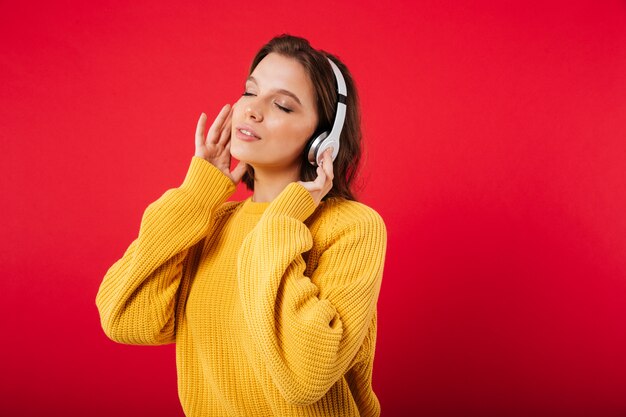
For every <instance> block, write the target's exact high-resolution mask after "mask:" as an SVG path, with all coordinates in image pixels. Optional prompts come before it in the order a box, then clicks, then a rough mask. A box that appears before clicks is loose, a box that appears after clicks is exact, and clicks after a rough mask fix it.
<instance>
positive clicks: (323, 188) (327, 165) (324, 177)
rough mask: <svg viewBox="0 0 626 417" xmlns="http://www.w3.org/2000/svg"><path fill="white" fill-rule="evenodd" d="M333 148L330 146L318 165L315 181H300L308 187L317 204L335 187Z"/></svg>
mask: <svg viewBox="0 0 626 417" xmlns="http://www.w3.org/2000/svg"><path fill="white" fill-rule="evenodd" d="M332 155H333V148H328V149H326V151H324V156H323V159H322V161H321V164H320V165H319V166H318V167H317V178H315V181H307V182H303V181H298V183H299V184H302V185H303V186H304V188H306V189H307V190H308V191H309V193H311V196H312V197H313V200H315V203H316V204H319V203H320V201H322V198H324V196H325V195H326V194H328V192H329V191H330V190H331V188H333V177H334V173H333V158H332Z"/></svg>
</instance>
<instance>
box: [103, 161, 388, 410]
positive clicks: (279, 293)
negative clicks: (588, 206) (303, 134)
mask: <svg viewBox="0 0 626 417" xmlns="http://www.w3.org/2000/svg"><path fill="white" fill-rule="evenodd" d="M234 191H235V186H234V184H233V183H232V181H231V180H230V179H229V178H228V177H226V176H225V175H224V174H223V173H222V172H221V171H219V170H218V169H217V168H215V167H214V166H213V165H211V164H210V163H209V162H207V161H205V160H204V159H202V158H198V157H193V158H192V160H191V165H190V167H189V171H188V172H187V176H186V177H185V180H184V181H183V183H182V185H181V186H180V187H178V188H174V189H171V190H168V191H167V192H165V194H164V195H163V196H161V197H160V198H159V199H158V200H156V201H155V202H154V203H152V204H150V205H149V206H148V208H147V209H146V211H145V213H144V215H143V218H142V221H141V226H140V230H139V235H138V237H137V238H136V239H135V240H134V241H133V242H132V243H131V244H130V246H129V247H128V249H127V250H126V252H125V253H124V255H123V256H122V258H121V259H119V260H118V261H117V262H115V264H113V266H111V268H110V269H109V270H108V272H107V273H106V276H105V277H104V279H103V281H102V283H101V285H100V288H99V290H98V294H97V296H96V305H97V307H98V310H99V312H100V318H101V323H102V327H103V329H104V332H105V333H106V335H107V336H108V337H109V338H111V339H112V340H114V341H117V342H120V343H127V344H141V345H160V344H167V343H176V362H177V372H178V391H179V397H180V400H181V404H182V407H183V409H184V412H185V414H186V415H187V416H190V417H191V416H193V417H195V416H198V417H200V416H203V417H205V416H208V417H212V416H218V417H219V416H232V417H234V416H241V417H255V416H263V417H266V416H281V417H286V416H346V417H347V416H378V415H380V405H379V402H378V399H377V397H376V395H375V394H374V391H373V390H372V366H373V361H374V348H375V344H376V302H377V299H378V294H379V291H380V286H381V279H382V271H383V264H384V258H385V251H386V238H387V237H386V229H385V225H384V223H383V221H382V219H381V218H380V216H379V215H378V214H377V213H376V212H375V211H374V210H372V209H371V208H369V207H367V206H365V205H363V204H361V203H357V202H354V201H346V200H342V199H328V200H326V201H324V202H322V203H320V204H319V205H317V206H316V204H315V202H314V200H313V198H312V197H311V195H310V194H309V192H308V191H307V190H306V189H305V188H304V187H303V186H302V185H300V184H298V183H295V182H294V183H291V184H289V185H288V186H287V187H286V188H285V189H284V190H283V191H282V192H281V193H280V194H279V195H278V196H277V197H276V199H274V201H272V202H271V203H257V202H253V201H252V200H251V199H250V198H248V199H247V200H244V201H241V202H226V200H227V199H228V198H229V197H230V196H231V195H232V193H233V192H234Z"/></svg>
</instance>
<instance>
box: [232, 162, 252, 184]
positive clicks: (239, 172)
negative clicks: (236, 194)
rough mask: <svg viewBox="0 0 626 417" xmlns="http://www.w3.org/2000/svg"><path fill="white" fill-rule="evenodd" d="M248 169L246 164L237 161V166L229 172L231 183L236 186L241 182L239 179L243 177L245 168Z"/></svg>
mask: <svg viewBox="0 0 626 417" xmlns="http://www.w3.org/2000/svg"><path fill="white" fill-rule="evenodd" d="M247 167H248V164H246V163H245V162H243V161H239V163H238V164H237V166H236V167H235V169H233V170H232V171H231V175H232V177H233V182H234V183H235V184H238V183H239V181H241V178H242V177H243V174H245V173H246V168H247Z"/></svg>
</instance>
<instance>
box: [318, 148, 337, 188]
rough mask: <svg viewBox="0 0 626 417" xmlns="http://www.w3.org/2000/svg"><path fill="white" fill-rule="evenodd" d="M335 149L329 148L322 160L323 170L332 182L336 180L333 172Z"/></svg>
mask: <svg viewBox="0 0 626 417" xmlns="http://www.w3.org/2000/svg"><path fill="white" fill-rule="evenodd" d="M332 155H333V148H332V147H331V148H328V149H326V150H325V151H324V157H323V159H322V165H321V166H322V169H323V170H324V173H325V174H326V177H327V178H328V179H329V180H330V181H332V180H333V178H334V172H333V156H332Z"/></svg>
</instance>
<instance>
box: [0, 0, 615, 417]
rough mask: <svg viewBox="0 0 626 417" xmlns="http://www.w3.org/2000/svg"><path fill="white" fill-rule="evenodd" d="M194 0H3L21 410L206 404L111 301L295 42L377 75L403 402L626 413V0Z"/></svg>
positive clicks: (10, 388) (8, 357)
mask: <svg viewBox="0 0 626 417" xmlns="http://www.w3.org/2000/svg"><path fill="white" fill-rule="evenodd" d="M172 3H173V2H160V4H159V2H146V1H132V2H122V1H120V2H110V1H109V2H97V3H93V2H78V1H58V2H54V3H42V4H33V3H32V2H2V3H1V4H0V39H1V41H0V79H1V80H2V86H1V90H0V94H1V96H0V98H1V101H0V134H1V138H2V142H1V143H2V149H1V152H0V158H1V161H0V162H1V166H2V176H1V177H0V184H1V186H2V188H1V195H2V204H1V205H2V212H3V213H4V215H3V216H2V218H3V225H2V240H1V242H2V243H1V247H0V268H1V272H2V279H1V284H0V285H1V288H0V308H1V310H0V313H1V316H0V317H1V320H2V324H1V325H2V344H1V345H0V349H1V352H0V353H1V356H2V365H1V366H2V369H1V375H2V377H1V379H0V381H1V382H0V384H1V385H0V398H1V400H0V414H1V415H3V416H33V415H63V416H87V415H89V416H99V415H102V416H105V415H115V416H120V417H123V416H148V415H150V416H181V415H182V411H181V409H180V405H179V403H178V398H177V392H176V373H175V358H174V346H173V345H170V346H164V347H137V346H124V345H118V344H116V343H113V342H111V341H109V340H108V339H107V338H106V336H105V335H104V334H103V333H102V331H101V329H100V324H99V318H98V313H97V310H96V307H95V301H94V299H95V295H96V291H97V289H98V286H99V284H100V281H101V279H102V277H103V275H104V273H105V272H106V270H107V269H108V267H109V266H110V265H111V264H112V263H113V262H114V261H115V260H116V259H117V258H119V257H120V256H121V255H122V253H123V251H124V249H125V248H126V246H127V245H128V244H129V243H130V242H131V240H132V239H133V238H134V237H135V236H136V234H137V231H138V227H139V222H140V219H141V215H142V213H143V210H144V209H145V207H146V206H147V205H148V204H149V203H150V202H151V201H153V200H155V199H156V198H158V197H159V196H160V195H161V194H162V193H163V192H164V191H165V190H166V189H168V188H171V187H175V186H177V185H178V184H180V182H181V181H182V179H183V177H184V174H185V172H186V170H187V166H188V163H189V161H190V158H191V155H192V154H193V134H194V131H195V125H196V122H197V119H198V117H199V115H200V113H201V112H203V111H204V112H206V113H207V114H209V115H210V117H213V116H214V115H215V114H216V112H217V111H218V110H219V108H220V107H221V105H222V104H224V103H226V102H231V103H232V102H233V101H234V100H236V98H237V96H238V95H239V94H240V92H241V91H242V87H243V81H244V78H245V76H246V75H247V74H246V70H247V68H248V65H249V63H250V60H251V59H252V56H253V55H254V53H255V52H256V50H257V49H258V48H259V47H260V46H261V45H262V44H263V43H264V42H266V41H267V40H269V39H270V38H271V37H272V36H274V35H276V34H279V33H283V32H289V33H292V34H296V35H301V36H304V37H307V38H309V39H310V41H311V43H312V44H313V45H314V46H315V47H318V48H322V49H326V50H328V51H331V52H334V53H336V54H338V55H339V56H340V57H341V58H342V59H343V60H344V61H345V62H346V63H347V65H348V66H349V67H350V68H351V70H352V72H353V74H354V76H355V78H356V80H357V83H358V86H359V87H360V94H361V98H362V107H363V119H364V121H363V123H364V129H365V134H366V147H367V157H366V161H365V164H364V166H363V173H364V176H363V178H364V184H365V187H364V189H363V191H362V193H361V199H362V201H363V202H365V203H367V204H368V205H370V206H372V207H374V208H375V209H376V210H378V211H379V212H380V213H381V215H382V216H383V218H384V219H385V220H386V223H387V227H388V233H389V246H388V254H387V262H386V269H385V277H384V283H383V289H382V293H381V297H380V302H379V326H380V327H379V340H378V346H377V353H376V363H375V373H374V384H375V389H376V392H377V393H378V395H379V397H380V400H381V403H382V407H383V416H389V417H392V416H474V415H475V416H538V415H549V416H622V417H623V416H624V415H626V216H625V213H626V140H625V139H626V3H625V2H623V1H615V0H614V1H603V2H597V1H591V0H589V1H556V2H555V1H547V2H544V1H531V2H508V1H507V2H502V1H464V2H452V1H450V2H448V3H447V4H446V3H445V2H439V1H420V2H411V1H382V2H381V1H375V2H374V1H371V2H363V1H359V2H357V1H352V2H333V1H326V0H324V1H316V2H315V3H311V2H306V3H305V2H302V3H296V2H287V1H279V0H266V1H263V2H254V3H252V2H250V3H247V2H215V3H211V4H209V2H196V3H186V4H185V5H184V6H173V5H172ZM244 195H245V194H244V193H243V192H240V193H239V194H237V195H236V197H242V196H244Z"/></svg>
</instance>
